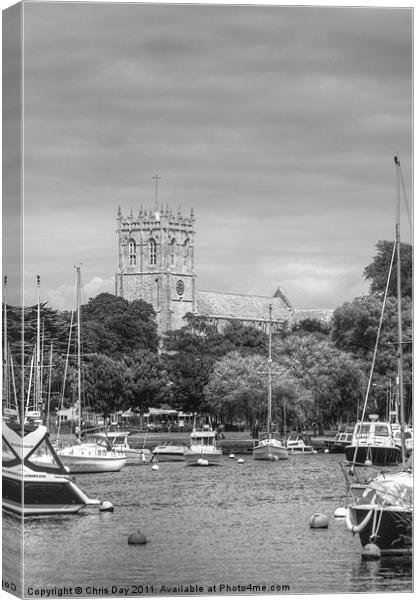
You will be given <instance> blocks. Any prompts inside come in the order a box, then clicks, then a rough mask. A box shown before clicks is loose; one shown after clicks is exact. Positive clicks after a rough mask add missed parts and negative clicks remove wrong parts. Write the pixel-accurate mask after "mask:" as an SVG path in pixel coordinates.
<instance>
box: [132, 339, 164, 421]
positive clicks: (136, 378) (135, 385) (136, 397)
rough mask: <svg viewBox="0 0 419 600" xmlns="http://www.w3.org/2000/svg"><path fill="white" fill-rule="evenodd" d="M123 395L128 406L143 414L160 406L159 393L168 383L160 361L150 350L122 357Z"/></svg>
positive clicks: (138, 351)
mask: <svg viewBox="0 0 419 600" xmlns="http://www.w3.org/2000/svg"><path fill="white" fill-rule="evenodd" d="M124 366H125V386H124V387H125V394H126V399H127V403H128V404H129V406H131V407H133V408H136V409H138V410H139V411H140V413H142V414H143V413H144V412H145V411H146V410H148V408H150V407H155V406H156V405H159V404H160V399H161V392H162V390H163V389H164V387H165V385H167V383H168V378H167V374H166V373H165V371H164V370H163V365H162V361H161V359H160V358H159V356H158V355H157V354H155V353H154V352H151V351H150V350H137V351H136V352H134V353H132V354H130V355H127V356H125V357H124Z"/></svg>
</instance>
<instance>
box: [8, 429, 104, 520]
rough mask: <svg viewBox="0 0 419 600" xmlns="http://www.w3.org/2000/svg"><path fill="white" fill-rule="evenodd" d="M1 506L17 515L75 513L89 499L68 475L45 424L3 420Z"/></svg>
mask: <svg viewBox="0 0 419 600" xmlns="http://www.w3.org/2000/svg"><path fill="white" fill-rule="evenodd" d="M2 469H3V472H2V481H3V509H5V510H7V511H9V512H12V513H15V514H18V515H20V516H32V515H53V514H71V513H77V512H78V511H79V510H80V509H81V508H83V507H84V506H86V505H88V504H99V501H98V500H92V499H90V498H89V497H88V496H87V495H86V494H85V493H84V492H83V491H82V490H81V489H80V488H79V487H78V486H77V485H76V484H75V482H74V481H72V480H71V479H70V477H69V476H68V472H67V470H66V468H65V466H64V465H63V463H62V462H61V460H60V459H59V457H58V456H57V454H56V452H55V450H54V448H53V447H52V445H51V442H50V440H49V437H48V432H47V428H46V427H45V426H44V425H40V426H38V427H34V426H31V425H28V424H26V425H24V427H22V426H21V425H20V424H19V423H15V424H13V425H12V424H7V423H3V429H2Z"/></svg>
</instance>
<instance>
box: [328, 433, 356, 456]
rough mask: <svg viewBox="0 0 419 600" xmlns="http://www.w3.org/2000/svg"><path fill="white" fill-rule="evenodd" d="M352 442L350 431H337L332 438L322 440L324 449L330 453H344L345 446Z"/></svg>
mask: <svg viewBox="0 0 419 600" xmlns="http://www.w3.org/2000/svg"><path fill="white" fill-rule="evenodd" d="M351 442H352V433H349V432H347V431H344V432H339V433H337V434H336V435H335V437H333V438H328V439H325V440H324V449H325V450H327V451H328V452H332V453H335V454H336V453H344V452H345V448H346V446H349V445H350V443H351Z"/></svg>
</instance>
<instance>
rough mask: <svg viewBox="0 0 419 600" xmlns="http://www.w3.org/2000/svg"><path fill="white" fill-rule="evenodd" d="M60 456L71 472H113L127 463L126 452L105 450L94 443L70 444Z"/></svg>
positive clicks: (59, 453)
mask: <svg viewBox="0 0 419 600" xmlns="http://www.w3.org/2000/svg"><path fill="white" fill-rule="evenodd" d="M58 456H59V458H60V460H61V462H62V463H63V464H64V465H65V467H66V468H67V470H68V472H69V473H113V472H116V471H120V470H121V469H122V467H124V466H125V465H126V464H127V459H126V456H125V454H119V453H117V452H105V451H104V450H102V449H99V448H96V447H95V445H94V444H91V445H88V444H86V445H85V446H83V445H80V446H70V447H68V448H64V449H63V450H61V451H60V452H58Z"/></svg>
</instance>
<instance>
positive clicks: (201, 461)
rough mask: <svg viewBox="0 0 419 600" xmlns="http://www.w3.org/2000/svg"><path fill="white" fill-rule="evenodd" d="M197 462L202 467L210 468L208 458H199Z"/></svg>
mask: <svg viewBox="0 0 419 600" xmlns="http://www.w3.org/2000/svg"><path fill="white" fill-rule="evenodd" d="M196 462H197V464H198V465H199V466H200V467H208V465H209V462H208V461H207V459H206V458H198V460H197V461H196Z"/></svg>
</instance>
